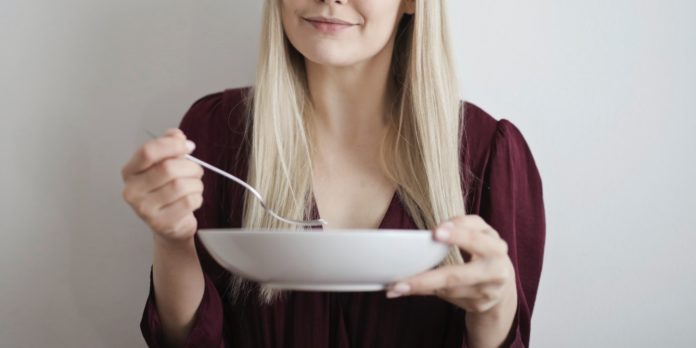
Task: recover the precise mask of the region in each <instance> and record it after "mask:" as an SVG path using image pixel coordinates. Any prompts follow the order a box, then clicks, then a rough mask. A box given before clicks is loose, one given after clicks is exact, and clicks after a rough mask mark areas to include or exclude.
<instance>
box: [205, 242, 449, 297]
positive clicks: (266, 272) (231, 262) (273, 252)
mask: <svg viewBox="0 0 696 348" xmlns="http://www.w3.org/2000/svg"><path fill="white" fill-rule="evenodd" d="M198 236H199V238H200V240H201V242H203V245H205V247H206V248H207V249H208V251H209V252H210V254H211V256H212V257H213V258H214V259H215V260H216V261H217V262H218V263H220V265H222V266H223V267H225V268H227V269H228V270H229V271H230V272H233V273H235V274H237V275H240V276H242V277H245V278H249V279H252V280H254V281H257V282H260V283H263V284H265V285H266V286H269V287H271V288H279V289H289V290H310V291H378V290H382V289H384V288H385V285H387V284H389V283H391V282H393V281H396V280H400V279H403V278H406V277H409V276H412V275H415V274H418V273H420V272H423V271H426V270H428V269H430V268H432V267H434V266H436V265H437V264H439V263H440V262H441V261H442V259H443V258H444V257H445V256H446V255H447V252H448V246H447V245H445V244H443V243H440V242H436V241H434V240H433V239H432V233H431V232H430V231H424V230H305V231H290V230H248V229H203V230H199V231H198Z"/></svg>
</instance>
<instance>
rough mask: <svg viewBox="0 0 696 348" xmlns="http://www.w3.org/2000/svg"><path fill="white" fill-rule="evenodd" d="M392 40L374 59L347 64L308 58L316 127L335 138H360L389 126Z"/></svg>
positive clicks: (308, 75) (353, 139)
mask: <svg viewBox="0 0 696 348" xmlns="http://www.w3.org/2000/svg"><path fill="white" fill-rule="evenodd" d="M392 50H393V43H391V42H390V43H389V44H387V45H386V46H385V48H384V49H383V50H382V51H381V52H380V53H378V54H377V55H376V56H374V57H372V58H371V59H369V60H367V61H364V62H361V63H358V64H355V65H352V66H347V67H329V66H323V65H319V64H315V63H313V62H311V61H309V60H306V67H307V81H308V85H309V92H310V97H311V99H312V104H313V106H314V114H315V119H314V122H313V123H314V127H316V128H317V130H318V131H319V132H320V133H323V134H324V135H330V136H332V137H334V139H335V140H339V141H340V140H346V141H351V140H352V141H360V139H361V138H363V137H365V136H368V137H373V136H374V135H375V133H376V132H377V133H378V134H383V131H384V130H385V129H386V120H387V117H388V115H387V112H388V108H387V103H388V100H389V99H390V98H389V73H390V71H389V70H390V66H391V56H392Z"/></svg>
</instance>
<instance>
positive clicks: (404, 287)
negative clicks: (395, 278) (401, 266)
mask: <svg viewBox="0 0 696 348" xmlns="http://www.w3.org/2000/svg"><path fill="white" fill-rule="evenodd" d="M392 291H396V292H398V293H401V294H405V293H407V292H409V291H411V286H410V285H408V284H406V283H396V285H394V288H393V289H392Z"/></svg>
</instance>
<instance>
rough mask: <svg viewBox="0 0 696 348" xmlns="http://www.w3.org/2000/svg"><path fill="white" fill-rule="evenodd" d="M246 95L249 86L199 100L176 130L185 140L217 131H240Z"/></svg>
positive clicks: (245, 116)
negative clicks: (179, 129) (180, 132)
mask: <svg viewBox="0 0 696 348" xmlns="http://www.w3.org/2000/svg"><path fill="white" fill-rule="evenodd" d="M249 93H250V87H238V88H228V89H225V90H222V91H218V92H214V93H209V94H206V95H204V96H202V97H199V98H198V99H196V100H195V101H194V102H193V104H192V105H191V106H190V107H189V109H188V111H187V112H186V113H185V114H184V116H183V118H182V119H181V123H180V127H179V128H181V130H182V131H184V133H185V134H186V135H187V136H188V137H189V138H192V137H196V138H201V137H205V138H209V137H210V136H211V135H215V134H217V133H220V132H225V133H226V132H234V133H239V132H241V131H244V127H245V124H246V121H247V119H248V111H249V107H248V105H249V100H250V99H249ZM194 141H195V140H194Z"/></svg>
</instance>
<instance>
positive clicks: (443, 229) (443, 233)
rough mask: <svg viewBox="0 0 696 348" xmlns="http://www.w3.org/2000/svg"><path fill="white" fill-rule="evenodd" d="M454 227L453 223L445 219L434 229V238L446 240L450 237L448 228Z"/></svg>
mask: <svg viewBox="0 0 696 348" xmlns="http://www.w3.org/2000/svg"><path fill="white" fill-rule="evenodd" d="M453 227H454V224H453V223H451V222H449V221H447V222H445V223H444V224H442V225H440V227H438V229H437V230H436V231H435V238H437V239H438V240H441V241H446V240H448V239H449V237H450V230H451V229H452V228H453Z"/></svg>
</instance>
